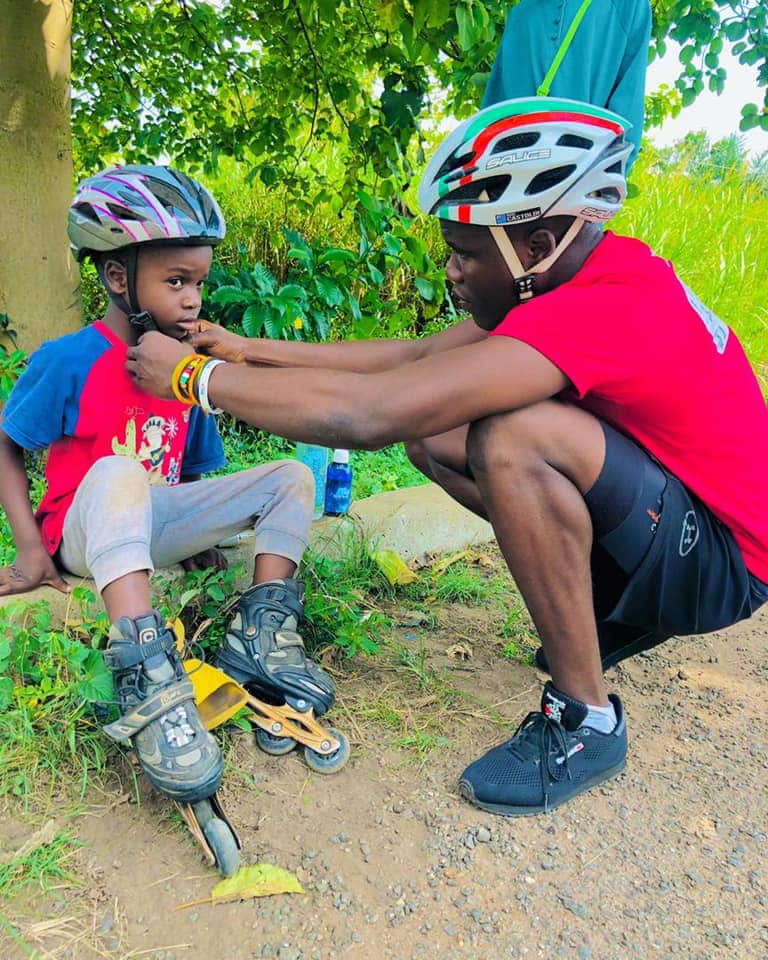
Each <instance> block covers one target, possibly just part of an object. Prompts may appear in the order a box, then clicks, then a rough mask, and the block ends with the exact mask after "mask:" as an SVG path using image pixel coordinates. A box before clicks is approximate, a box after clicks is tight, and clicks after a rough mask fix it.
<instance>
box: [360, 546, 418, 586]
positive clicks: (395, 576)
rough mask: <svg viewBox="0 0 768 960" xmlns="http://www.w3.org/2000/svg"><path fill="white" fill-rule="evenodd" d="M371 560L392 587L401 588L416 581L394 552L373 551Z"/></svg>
mask: <svg viewBox="0 0 768 960" xmlns="http://www.w3.org/2000/svg"><path fill="white" fill-rule="evenodd" d="M371 558H372V559H373V561H374V563H375V564H376V566H377V567H378V568H379V569H380V570H381V572H382V573H383V574H384V576H385V577H386V578H387V580H389V582H390V583H391V584H392V586H401V587H403V586H405V585H406V584H408V583H413V582H414V581H415V580H418V577H417V576H416V574H415V573H414V572H413V570H411V569H410V568H409V567H408V565H407V564H406V563H405V561H404V560H403V558H402V557H401V556H400V554H399V553H396V552H395V551H394V550H374V551H373V553H372V554H371Z"/></svg>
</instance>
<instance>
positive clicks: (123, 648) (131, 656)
mask: <svg viewBox="0 0 768 960" xmlns="http://www.w3.org/2000/svg"><path fill="white" fill-rule="evenodd" d="M175 650H176V640H175V638H174V636H173V633H171V631H170V630H165V631H163V633H161V634H160V635H159V636H158V637H156V638H155V639H154V640H150V641H149V642H148V643H132V644H128V643H125V644H123V643H121V644H119V645H118V646H116V647H109V648H108V649H106V650H105V651H104V663H105V664H106V665H107V667H109V669H110V670H116V671H117V670H129V669H130V668H131V667H136V666H138V665H139V664H140V663H144V662H145V661H146V660H149V659H150V658H151V657H158V656H160V654H163V653H164V654H169V653H171V651H175Z"/></svg>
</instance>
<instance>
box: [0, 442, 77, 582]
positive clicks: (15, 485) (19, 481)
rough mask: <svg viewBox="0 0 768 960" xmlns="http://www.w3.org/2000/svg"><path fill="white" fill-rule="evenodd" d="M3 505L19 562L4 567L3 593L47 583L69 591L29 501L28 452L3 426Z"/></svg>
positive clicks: (0, 578) (0, 499) (0, 573)
mask: <svg viewBox="0 0 768 960" xmlns="http://www.w3.org/2000/svg"><path fill="white" fill-rule="evenodd" d="M0 476H1V477H2V478H3V482H2V484H0V507H2V508H3V510H5V513H6V516H7V517H8V522H9V524H10V526H11V532H12V533H13V539H14V542H15V544H16V561H15V562H14V563H12V564H10V565H9V566H7V567H0V596H7V595H9V594H12V593H26V592H27V591H28V590H34V589H35V587H40V586H42V585H43V584H47V585H48V586H51V587H55V588H56V589H57V590H60V591H61V592H62V593H69V590H70V587H69V584H68V583H66V581H64V580H63V579H62V578H61V575H60V574H59V571H58V570H57V569H56V565H55V564H54V562H53V558H52V557H51V556H50V554H49V553H48V551H47V550H46V549H45V547H44V546H43V541H42V539H41V538H40V531H39V529H38V526H37V523H36V521H35V515H34V513H33V511H32V504H31V503H30V500H29V483H28V481H27V472H26V470H25V469H24V452H23V450H22V449H21V447H20V446H19V445H18V444H16V443H14V441H13V440H11V438H10V437H9V436H8V434H7V433H5V431H4V430H3V429H2V428H1V427H0Z"/></svg>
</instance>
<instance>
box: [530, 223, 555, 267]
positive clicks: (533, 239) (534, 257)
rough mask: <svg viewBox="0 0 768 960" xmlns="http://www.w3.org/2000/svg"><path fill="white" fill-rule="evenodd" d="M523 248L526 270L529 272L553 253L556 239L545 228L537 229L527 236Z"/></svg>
mask: <svg viewBox="0 0 768 960" xmlns="http://www.w3.org/2000/svg"><path fill="white" fill-rule="evenodd" d="M525 247H526V249H525V252H526V254H527V256H528V261H529V262H528V263H527V264H526V269H528V270H530V268H531V267H535V266H536V264H537V263H541V261H542V260H546V259H547V257H548V256H549V255H550V254H551V253H553V252H554V250H555V248H556V247H557V237H556V236H555V235H554V233H553V232H552V231H551V230H548V229H547V228H546V227H537V229H535V230H532V231H531V233H529V234H528V237H527V238H526V243H525Z"/></svg>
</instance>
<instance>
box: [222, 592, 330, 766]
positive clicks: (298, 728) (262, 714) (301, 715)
mask: <svg viewBox="0 0 768 960" xmlns="http://www.w3.org/2000/svg"><path fill="white" fill-rule="evenodd" d="M303 600H304V585H303V583H301V582H300V581H298V580H292V579H285V580H269V581H267V582H266V583H259V584H257V585H256V586H254V587H251V588H250V589H249V590H246V592H245V593H244V594H243V595H242V597H241V598H240V600H239V602H238V604H237V608H236V612H235V616H234V618H233V620H232V622H231V623H230V625H229V627H228V628H227V633H226V636H225V637H224V640H223V641H222V644H221V647H220V648H219V651H218V653H217V654H216V656H215V658H214V661H213V663H214V666H215V667H217V668H218V669H219V670H220V671H222V672H223V673H225V674H227V676H229V677H231V678H232V679H233V680H235V681H236V682H237V683H238V684H239V685H240V686H241V687H244V688H245V689H246V691H247V692H248V694H249V695H250V700H249V706H250V709H251V711H252V714H253V719H254V722H255V724H256V741H257V743H258V744H259V746H260V747H261V748H262V750H264V751H265V752H266V753H270V754H272V755H273V756H279V755H280V754H283V753H288V752H289V751H290V750H292V749H293V748H294V747H295V746H296V743H297V742H298V743H302V744H304V747H305V750H304V756H305V759H306V761H307V763H308V764H309V766H310V767H312V769H313V770H316V771H317V772H318V773H334V772H336V771H337V770H339V769H341V767H342V766H344V764H345V763H346V762H347V759H348V757H349V745H348V743H347V741H346V738H345V737H344V736H343V735H342V734H341V733H338V732H337V731H335V730H332V729H330V728H327V727H323V726H322V725H320V724H319V723H318V722H317V720H316V719H315V718H316V717H320V716H322V715H323V714H324V713H326V712H327V711H328V710H329V709H330V708H331V706H332V705H333V702H334V700H335V698H336V688H335V685H334V682H333V680H332V679H331V677H329V676H328V674H327V673H326V672H325V671H324V670H323V669H322V668H321V667H319V666H318V665H317V664H316V663H313V661H312V660H310V659H309V657H307V654H306V651H305V650H304V641H303V640H302V638H301V635H300V634H299V633H298V632H297V628H298V625H299V621H300V620H301V617H302V614H303V613H304V604H303Z"/></svg>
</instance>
